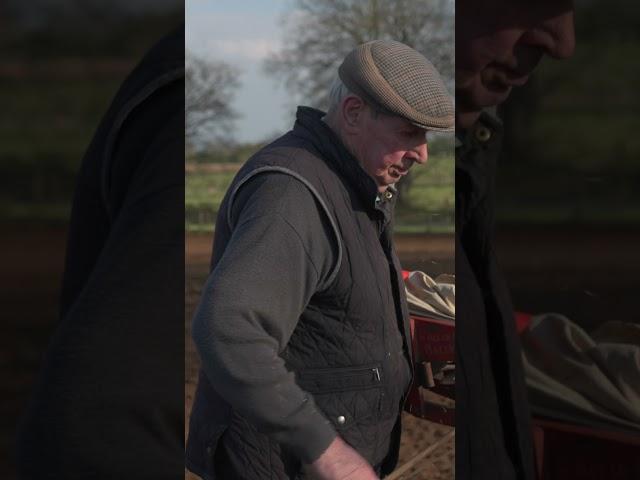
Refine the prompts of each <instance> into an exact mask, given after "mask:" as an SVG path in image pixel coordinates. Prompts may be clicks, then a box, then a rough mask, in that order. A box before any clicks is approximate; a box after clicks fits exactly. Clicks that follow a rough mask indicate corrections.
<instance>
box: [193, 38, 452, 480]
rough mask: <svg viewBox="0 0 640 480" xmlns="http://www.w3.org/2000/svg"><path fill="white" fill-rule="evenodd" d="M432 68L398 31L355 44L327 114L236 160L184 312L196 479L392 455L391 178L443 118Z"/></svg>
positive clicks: (404, 322) (376, 472)
mask: <svg viewBox="0 0 640 480" xmlns="http://www.w3.org/2000/svg"><path fill="white" fill-rule="evenodd" d="M453 122H454V112H453V104H452V100H451V97H450V96H449V94H448V93H447V91H446V89H445V87H444V84H443V82H442V80H441V79H440V76H439V74H438V72H437V71H436V70H435V69H434V67H433V66H432V65H431V63H429V62H428V61H427V60H426V59H425V58H424V57H423V56H422V55H420V54H419V53H418V52H416V51H415V50H413V49H411V48H409V47H407V46H406V45H403V44H401V43H398V42H393V41H374V42H369V43H366V44H363V45H361V46H359V47H358V48H356V49H355V50H354V51H352V52H351V53H350V54H349V55H348V56H347V57H346V58H345V60H344V62H343V63H342V65H341V66H340V69H339V79H337V80H336V82H335V84H334V85H333V88H332V92H331V105H330V108H329V111H328V113H326V114H325V113H324V112H321V111H318V110H314V109H311V108H307V107H300V108H299V109H298V112H297V119H296V123H295V125H294V127H293V130H292V131H290V132H289V133H287V134H285V135H284V136H283V137H281V138H279V139H278V140H276V141H275V142H274V143H272V144H270V145H268V146H267V147H265V148H264V149H262V150H261V151H259V152H258V153H257V154H256V155H254V156H253V157H252V158H251V159H250V160H249V161H248V162H247V163H246V164H245V165H244V166H243V167H242V169H241V170H240V171H239V173H238V174H237V176H236V178H235V179H234V180H233V182H232V184H231V186H230V188H229V191H228V192H227V195H226V197H225V199H224V201H223V203H222V205H221V207H220V213H219V215H218V219H217V221H216V232H215V240H214V248H213V259H212V269H211V274H210V276H209V278H208V280H207V283H206V285H205V286H204V289H203V293H202V299H201V303H200V305H199V307H198V309H197V311H196V313H195V316H194V319H193V338H194V341H195V343H196V345H197V347H198V351H199V353H200V356H201V359H202V372H201V375H200V380H199V384H198V390H197V393H196V398H195V403H194V406H193V411H192V413H191V421H190V428H189V440H188V446H187V467H188V468H189V469H190V470H192V471H193V472H195V473H197V474H198V475H200V476H202V477H203V478H205V479H212V478H216V479H219V480H235V479H251V480H264V479H288V478H291V479H293V478H309V477H307V475H308V474H309V475H312V476H313V478H318V479H326V480H329V479H336V480H337V479H347V478H348V479H350V480H373V479H377V478H379V476H380V475H385V474H388V473H389V472H391V471H392V470H393V469H394V468H395V465H396V463H397V460H398V450H399V446H400V413H401V410H402V405H403V403H404V400H405V399H406V395H407V392H408V388H409V385H410V383H411V376H412V368H411V341H410V334H409V315H408V310H407V304H406V298H405V293H404V282H403V279H402V270H401V267H400V264H399V261H398V257H397V255H396V252H395V248H394V245H393V236H392V216H393V209H394V205H395V201H396V189H395V188H394V187H393V185H394V183H395V182H397V181H398V180H399V179H400V178H401V177H402V176H404V175H406V174H407V173H408V171H409V169H410V168H411V167H412V166H413V165H414V164H417V165H421V164H424V163H426V161H427V144H426V135H425V134H426V132H427V131H429V130H451V129H452V127H453Z"/></svg>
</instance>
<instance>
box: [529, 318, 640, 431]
mask: <svg viewBox="0 0 640 480" xmlns="http://www.w3.org/2000/svg"><path fill="white" fill-rule="evenodd" d="M521 339H522V347H523V361H524V367H525V375H526V380H527V387H528V390H529V398H530V402H531V407H532V409H533V411H534V413H536V414H539V415H543V416H547V417H552V418H556V419H558V420H564V421H569V422H572V423H578V424H583V425H588V426H594V427H598V426H601V427H607V428H612V427H618V428H619V429H623V430H640V325H634V324H630V323H623V322H609V323H607V324H604V325H603V326H602V327H600V328H599V329H598V330H597V331H596V332H594V333H593V335H589V334H587V333H586V332H585V331H584V330H583V329H581V328H580V327H579V326H577V325H576V324H575V323H573V322H572V321H571V320H569V319H568V318H567V317H565V316H563V315H560V314H556V313H548V314H544V315H538V316H534V317H533V318H532V321H531V323H530V325H529V327H528V328H527V329H526V330H525V331H524V332H523V334H522V337H521Z"/></svg>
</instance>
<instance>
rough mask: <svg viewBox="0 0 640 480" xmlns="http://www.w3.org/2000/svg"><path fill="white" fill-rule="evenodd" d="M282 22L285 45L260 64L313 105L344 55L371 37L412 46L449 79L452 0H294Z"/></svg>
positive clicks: (322, 97)
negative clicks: (283, 23) (290, 9)
mask: <svg viewBox="0 0 640 480" xmlns="http://www.w3.org/2000/svg"><path fill="white" fill-rule="evenodd" d="M285 22H286V23H285V41H284V45H285V47H284V48H283V49H282V50H281V51H280V52H278V53H276V54H274V55H272V56H271V57H269V58H268V59H267V60H266V62H265V70H266V71H267V73H269V74H271V75H274V76H276V77H278V78H281V79H283V80H284V81H285V83H286V85H287V87H288V89H289V90H291V92H292V93H294V94H298V95H300V96H301V97H302V98H303V99H304V101H305V102H309V103H311V104H313V105H315V106H318V107H321V108H322V107H325V106H326V101H327V96H328V89H329V85H330V84H331V80H332V79H333V76H334V75H335V74H336V72H337V68H338V66H339V64H340V62H341V61H342V59H343V58H344V57H345V55H346V54H347V53H349V51H351V50H352V49H353V48H354V47H355V46H357V45H359V44H361V43H364V42H366V41H370V40H376V39H390V40H398V41H400V42H402V43H405V44H407V45H409V46H411V47H413V48H415V49H416V50H418V51H419V52H421V53H422V54H423V55H424V56H425V57H427V58H428V59H429V60H430V61H431V62H432V63H433V64H434V65H435V66H436V68H437V69H438V70H439V71H440V73H441V74H442V76H443V79H444V80H445V82H446V83H447V84H448V85H449V86H450V87H451V86H452V85H453V75H454V52H453V44H454V38H453V32H454V0H393V1H391V0H296V2H295V7H294V10H293V11H291V12H290V13H289V15H288V16H287V17H286V19H285Z"/></svg>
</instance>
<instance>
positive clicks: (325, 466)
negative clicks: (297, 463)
mask: <svg viewBox="0 0 640 480" xmlns="http://www.w3.org/2000/svg"><path fill="white" fill-rule="evenodd" d="M306 469H307V472H308V473H309V474H310V475H311V478H313V479H314V480H379V478H378V476H377V475H376V472H374V471H373V469H372V468H371V466H370V465H369V463H367V461H366V460H365V459H364V458H362V457H361V456H360V455H359V454H358V452H356V451H355V450H354V449H353V448H351V447H350V446H349V445H347V443H346V442H345V441H344V440H342V439H341V438H340V437H336V439H335V440H334V441H333V442H331V444H330V445H329V448H327V449H326V450H325V451H324V453H323V454H322V455H320V457H319V458H318V459H317V460H316V461H315V462H313V463H312V464H311V465H307V467H306Z"/></svg>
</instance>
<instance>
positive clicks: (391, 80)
mask: <svg viewBox="0 0 640 480" xmlns="http://www.w3.org/2000/svg"><path fill="white" fill-rule="evenodd" d="M338 75H339V76H340V79H341V80H342V82H343V83H344V84H345V85H346V87H347V88H348V89H349V90H350V91H352V92H353V93H355V94H356V95H358V96H360V97H362V99H363V100H364V101H365V102H367V103H369V104H371V105H372V106H374V108H377V109H380V110H382V111H386V112H387V113H391V114H395V115H399V116H401V117H404V118H406V119H407V120H409V121H410V122H411V123H412V124H414V125H417V126H419V127H422V128H425V129H427V130H436V131H451V130H453V129H454V108H453V100H452V99H451V96H450V95H449V93H448V92H447V89H446V87H445V86H444V82H443V81H442V78H441V77H440V74H439V73H438V71H437V70H436V69H435V67H434V66H433V65H432V64H431V62H429V60H427V59H426V58H424V56H422V55H421V54H420V53H418V52H416V51H415V50H414V49H413V48H411V47H408V46H407V45H405V44H403V43H400V42H396V41H393V40H374V41H372V42H367V43H364V44H362V45H360V46H358V47H357V48H355V49H354V50H352V51H351V53H349V54H348V55H347V56H346V58H345V59H344V61H343V62H342V64H341V65H340V68H339V69H338Z"/></svg>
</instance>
